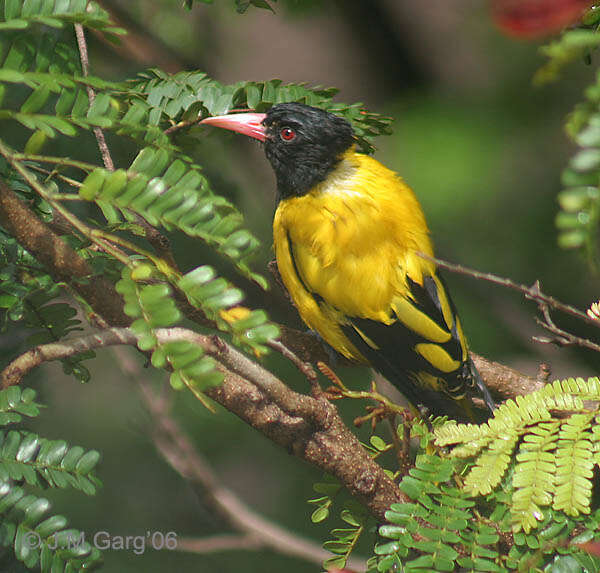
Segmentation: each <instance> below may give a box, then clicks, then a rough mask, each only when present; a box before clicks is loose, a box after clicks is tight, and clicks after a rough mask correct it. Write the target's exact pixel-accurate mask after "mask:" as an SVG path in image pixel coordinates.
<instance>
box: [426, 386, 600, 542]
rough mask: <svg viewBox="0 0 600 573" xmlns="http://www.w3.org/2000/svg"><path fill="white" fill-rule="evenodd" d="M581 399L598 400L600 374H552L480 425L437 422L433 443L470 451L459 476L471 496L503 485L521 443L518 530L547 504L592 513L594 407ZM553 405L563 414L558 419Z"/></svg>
mask: <svg viewBox="0 0 600 573" xmlns="http://www.w3.org/2000/svg"><path fill="white" fill-rule="evenodd" d="M584 401H587V402H590V401H591V402H595V403H598V402H599V401H600V381H599V380H598V378H590V379H588V380H583V379H581V378H576V379H568V380H564V381H556V382H554V383H553V384H549V385H547V386H545V387H544V388H542V389H541V390H538V391H536V392H533V393H532V394H529V395H527V396H522V397H519V398H517V400H516V401H512V400H509V401H508V402H506V403H505V404H503V405H502V406H500V407H499V408H498V409H497V410H496V411H495V412H494V416H493V417H492V418H491V419H490V420H489V421H488V422H487V423H486V424H482V425H481V426H478V427H477V428H478V429H477V431H474V427H473V426H472V425H469V424H468V425H463V424H455V423H449V424H446V425H444V426H442V427H441V428H438V429H437V430H436V432H435V435H436V444H438V445H439V446H449V445H453V446H456V447H455V449H453V450H452V451H451V455H452V456H453V457H455V458H475V463H474V465H473V467H472V468H470V469H469V471H468V473H467V474H466V476H465V480H464V487H465V489H466V491H468V492H469V493H471V494H472V495H487V494H489V493H491V492H492V491H493V490H494V489H496V488H497V487H498V486H499V485H500V483H501V482H502V480H503V479H504V478H505V475H506V471H507V469H508V467H509V464H510V462H511V459H512V457H513V454H514V450H515V448H516V447H517V445H519V448H518V453H517V455H516V464H515V465H514V467H513V468H512V487H513V497H512V505H511V512H512V520H513V525H514V529H515V531H519V530H521V529H523V530H524V531H525V532H526V533H529V532H530V531H531V530H532V529H534V528H535V527H536V526H537V524H538V522H540V521H543V520H544V518H545V511H546V510H545V509H544V508H549V507H550V506H552V508H553V509H554V510H560V511H563V512H564V513H566V514H567V515H570V516H573V517H576V516H578V515H580V514H582V513H583V514H587V513H590V500H591V493H592V477H593V468H594V465H595V464H596V463H597V461H598V460H597V459H596V456H595V451H596V449H598V443H597V442H596V439H595V438H596V435H597V433H595V432H594V431H592V428H593V427H595V426H596V425H597V412H596V411H595V410H593V411H586V408H584ZM588 407H589V405H588ZM557 412H565V413H566V417H564V418H562V419H556V413H557Z"/></svg>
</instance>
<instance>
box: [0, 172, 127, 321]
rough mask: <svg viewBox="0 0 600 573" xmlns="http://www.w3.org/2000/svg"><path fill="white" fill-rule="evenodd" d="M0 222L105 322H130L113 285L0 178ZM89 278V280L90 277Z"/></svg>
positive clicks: (57, 280)
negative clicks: (100, 275)
mask: <svg viewBox="0 0 600 573" xmlns="http://www.w3.org/2000/svg"><path fill="white" fill-rule="evenodd" d="M0 225H2V227H4V229H6V231H7V232H8V233H10V234H11V235H12V236H13V237H14V238H15V239H16V240H17V241H18V242H19V243H20V244H21V245H22V246H23V247H24V248H25V249H26V250H27V251H29V253H30V254H31V255H33V256H34V257H35V258H36V259H37V260H38V261H40V263H42V264H43V265H44V266H45V267H46V269H48V272H49V273H50V274H51V275H52V276H53V277H54V279H55V280H56V282H65V283H67V284H68V285H69V286H70V287H71V288H72V289H73V290H74V291H75V292H76V293H78V294H79V295H81V296H82V297H83V298H84V299H85V300H86V301H87V303H88V304H89V305H90V306H91V307H92V309H94V311H95V312H96V313H98V315H99V316H100V317H102V318H103V319H104V320H105V321H106V323H108V324H112V325H115V326H121V325H123V326H124V325H127V324H129V323H130V322H131V320H130V319H129V317H127V316H126V315H125V313H124V312H123V300H122V298H121V297H120V296H119V295H118V294H117V291H116V290H115V287H114V285H113V284H112V283H111V282H109V281H108V280H106V279H104V278H103V277H97V276H94V271H93V269H92V267H91V266H90V265H89V264H88V263H87V262H86V261H85V260H84V259H83V258H82V257H80V256H79V255H78V254H77V252H75V251H74V250H73V249H72V248H71V247H70V246H69V245H68V244H67V243H66V242H65V241H63V240H62V239H61V237H59V236H58V235H57V234H56V233H54V231H52V230H51V229H50V227H49V226H48V225H47V224H46V223H44V222H43V221H42V220H41V219H39V218H38V217H37V216H36V215H35V213H33V211H31V209H29V207H27V205H26V204H25V203H24V202H23V201H21V199H19V198H18V197H17V195H16V194H15V193H14V192H13V191H11V190H10V188H9V187H8V185H7V184H6V183H5V182H4V181H3V180H2V179H0ZM90 279H93V280H90Z"/></svg>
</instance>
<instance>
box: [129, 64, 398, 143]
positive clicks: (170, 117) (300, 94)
mask: <svg viewBox="0 0 600 573" xmlns="http://www.w3.org/2000/svg"><path fill="white" fill-rule="evenodd" d="M131 85H132V86H133V89H134V91H136V92H137V93H139V94H140V95H143V96H144V97H145V99H146V104H147V105H148V106H149V108H150V112H149V118H150V123H151V124H152V125H164V126H165V127H168V126H172V125H176V124H177V123H178V122H180V121H193V120H196V119H197V118H198V116H199V115H221V114H224V113H227V112H228V111H229V110H231V109H233V108H240V107H246V108H249V109H253V110H256V111H264V110H266V109H268V108H270V107H271V106H272V105H274V104H277V103H282V102H290V101H295V102H300V103H305V104H307V105H312V106H316V107H321V108H324V109H327V110H328V111H331V112H333V113H336V114H338V115H341V116H342V117H344V118H345V119H347V120H348V121H350V122H351V123H352V125H353V127H354V131H355V133H356V135H357V137H358V145H359V147H360V148H361V149H362V150H363V151H365V152H372V151H373V149H374V147H373V142H372V140H373V137H374V136H377V135H384V134H389V133H391V130H390V123H391V118H389V117H384V116H381V115H379V114H376V113H372V112H369V111H367V110H365V109H364V106H363V104H361V103H356V104H353V105H347V104H340V103H337V102H333V101H332V98H333V96H334V95H335V94H336V93H337V91H338V90H337V89H335V88H321V87H314V88H310V87H308V86H306V85H305V84H282V82H281V80H270V81H267V82H238V83H236V84H232V85H223V84H221V83H219V82H217V81H215V80H213V79H210V78H208V77H207V76H206V74H204V73H202V72H179V73H177V74H174V75H169V74H165V73H164V72H161V71H160V70H150V71H148V72H146V73H145V74H142V75H141V76H140V79H139V80H135V81H133V82H131ZM138 105H139V104H138Z"/></svg>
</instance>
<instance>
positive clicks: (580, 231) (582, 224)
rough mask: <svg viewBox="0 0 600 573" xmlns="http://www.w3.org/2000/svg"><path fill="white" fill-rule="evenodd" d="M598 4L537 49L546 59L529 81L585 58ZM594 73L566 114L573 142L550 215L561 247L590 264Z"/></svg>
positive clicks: (597, 158) (598, 95) (593, 254)
mask: <svg viewBox="0 0 600 573" xmlns="http://www.w3.org/2000/svg"><path fill="white" fill-rule="evenodd" d="M599 23H600V9H599V8H598V7H597V6H592V7H591V8H590V9H589V10H588V11H587V12H586V13H585V14H584V15H583V17H582V20H581V22H580V24H579V25H578V26H577V27H576V28H574V29H569V30H566V31H565V32H563V34H561V36H560V38H559V39H558V40H556V41H554V42H552V43H550V44H549V45H547V46H544V47H543V48H541V52H542V54H544V55H545V56H546V57H547V58H548V61H547V62H546V63H545V64H544V65H543V66H542V67H541V68H540V69H539V70H538V72H537V73H536V75H535V77H534V82H536V83H538V84H543V83H546V82H549V81H554V80H556V79H557V78H558V76H559V75H560V73H561V71H562V70H563V68H564V67H566V66H567V65H568V64H570V63H572V62H574V61H575V62H576V61H587V62H588V63H591V61H592V58H593V57H594V56H596V51H597V49H598V47H599V46H600V33H598V24H599ZM599 105H600V77H598V78H597V79H596V81H595V82H593V83H592V84H591V85H590V86H589V87H588V88H587V89H586V90H585V101H584V102H583V103H580V104H578V105H577V106H576V108H575V110H574V112H573V113H572V114H571V115H570V117H569V119H568V121H567V125H566V130H567V133H568V134H569V136H570V137H571V138H572V139H573V141H574V142H575V144H576V145H577V146H578V148H579V149H578V151H577V152H576V153H575V155H574V156H573V157H572V158H571V159H570V161H569V164H568V165H567V167H566V169H565V170H564V171H563V174H562V184H563V186H564V190H563V191H561V192H560V193H559V195H558V203H559V205H560V212H559V213H558V214H557V216H556V226H557V228H558V231H559V234H558V243H559V245H560V246H561V247H562V248H564V249H574V250H577V251H579V252H581V253H582V254H583V255H584V256H585V258H586V259H587V261H588V263H589V264H590V266H591V267H592V268H594V269H596V270H597V269H598V268H599V265H600V259H599V257H598V246H597V245H598V226H599V225H600V189H599V187H598V180H599V176H600V107H599Z"/></svg>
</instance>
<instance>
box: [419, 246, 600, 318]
mask: <svg viewBox="0 0 600 573" xmlns="http://www.w3.org/2000/svg"><path fill="white" fill-rule="evenodd" d="M418 254H419V256H420V257H423V258H424V259H427V260H428V261H432V262H434V263H435V264H436V265H437V266H438V267H440V268H442V269H446V270H448V271H451V272H453V273H458V274H461V275H466V276H470V277H473V278H476V279H479V280H483V281H486V282H490V283H494V284H497V285H501V286H504V287H506V288H510V289H512V290H516V291H518V292H520V293H522V294H524V295H525V296H526V298H529V299H531V300H534V301H536V302H543V303H545V304H547V305H548V306H551V307H552V308H555V309H556V310H559V311H561V312H563V313H565V314H569V315H571V316H574V317H576V318H578V319H580V320H583V321H584V322H586V323H587V324H591V325H593V326H595V327H596V328H600V321H598V319H595V318H592V317H590V316H588V315H587V314H586V313H585V312H583V311H581V310H579V309H578V308H575V307H574V306H571V305H569V304H565V303H564V302H561V301H559V300H556V299H555V298H553V297H551V296H548V295H547V294H544V293H543V292H542V291H541V290H540V284H539V281H536V282H535V283H534V284H533V285H531V286H527V285H523V284H520V283H517V282H515V281H513V280H511V279H507V278H504V277H499V276H498V275H494V274H492V273H483V272H481V271H476V270H473V269H470V268H468V267H465V266H463V265H456V264H454V263H449V262H447V261H444V260H442V259H438V258H435V257H430V256H429V255H426V254H424V253H418Z"/></svg>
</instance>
